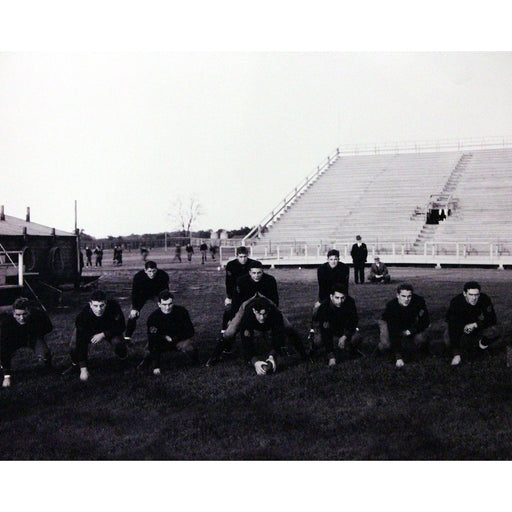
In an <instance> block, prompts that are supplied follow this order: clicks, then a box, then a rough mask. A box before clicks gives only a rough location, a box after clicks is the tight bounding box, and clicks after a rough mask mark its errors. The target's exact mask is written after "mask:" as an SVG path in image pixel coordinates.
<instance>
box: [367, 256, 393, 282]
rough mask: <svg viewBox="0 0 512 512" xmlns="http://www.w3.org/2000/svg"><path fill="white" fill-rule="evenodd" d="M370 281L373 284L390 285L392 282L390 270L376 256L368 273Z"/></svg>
mask: <svg viewBox="0 0 512 512" xmlns="http://www.w3.org/2000/svg"><path fill="white" fill-rule="evenodd" d="M368 281H370V282H371V283H383V284H388V283H389V282H390V281H391V276H390V275H389V271H388V268H387V267H386V265H384V263H382V262H381V261H380V258H379V257H378V256H375V258H374V261H373V263H372V266H371V267H370V272H369V273H368Z"/></svg>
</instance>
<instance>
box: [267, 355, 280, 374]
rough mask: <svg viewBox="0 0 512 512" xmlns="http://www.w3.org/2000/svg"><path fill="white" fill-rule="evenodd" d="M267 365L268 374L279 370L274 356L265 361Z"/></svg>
mask: <svg viewBox="0 0 512 512" xmlns="http://www.w3.org/2000/svg"><path fill="white" fill-rule="evenodd" d="M265 363H266V364H267V368H266V370H267V373H275V372H276V370H277V364H276V361H275V359H274V356H268V359H267V360H266V361H265Z"/></svg>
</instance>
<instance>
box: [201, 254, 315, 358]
mask: <svg viewBox="0 0 512 512" xmlns="http://www.w3.org/2000/svg"><path fill="white" fill-rule="evenodd" d="M257 297H262V298H265V299H267V300H268V301H269V302H270V303H271V304H272V305H274V306H275V307H276V308H278V307H279V294H278V291H277V282H276V280H275V278H274V277H273V276H271V275H269V274H266V273H265V272H264V271H263V265H262V263H261V262H260V261H253V262H251V263H250V264H249V274H247V275H243V276H241V277H239V278H238V280H237V282H236V286H235V291H234V294H233V301H232V308H233V311H234V312H235V314H234V316H233V318H232V319H231V321H230V322H229V325H228V326H227V328H226V330H225V331H224V332H223V333H221V335H220V336H219V338H218V339H217V342H216V346H215V348H214V350H213V353H212V355H211V357H210V358H209V359H208V361H207V363H206V366H213V365H214V364H216V363H217V362H218V361H219V360H220V359H221V358H222V353H223V352H224V351H226V350H229V349H230V347H231V345H232V341H233V340H234V339H235V336H236V333H237V332H239V331H240V329H241V322H242V317H243V315H244V312H245V309H246V307H247V304H248V302H250V301H252V300H253V299H255V298H257ZM280 314H281V315H282V317H283V321H284V328H285V331H286V333H287V335H288V337H289V338H290V340H291V341H292V343H293V345H294V347H295V349H296V350H297V352H299V354H301V355H302V356H303V357H304V358H307V357H308V356H307V352H306V349H305V347H304V344H303V343H302V341H301V340H300V337H299V336H298V334H297V332H296V331H295V329H294V328H293V327H292V325H291V324H290V321H289V320H288V319H287V318H286V317H285V316H284V315H283V314H282V313H280Z"/></svg>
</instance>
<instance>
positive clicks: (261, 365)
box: [254, 361, 267, 375]
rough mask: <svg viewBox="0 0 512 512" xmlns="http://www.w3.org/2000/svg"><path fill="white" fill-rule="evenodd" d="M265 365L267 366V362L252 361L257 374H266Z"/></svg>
mask: <svg viewBox="0 0 512 512" xmlns="http://www.w3.org/2000/svg"><path fill="white" fill-rule="evenodd" d="M266 367H267V363H265V361H256V362H255V363H254V369H255V370H256V373H257V374H258V375H266V373H267V370H266Z"/></svg>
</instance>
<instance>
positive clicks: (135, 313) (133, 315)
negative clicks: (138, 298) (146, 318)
mask: <svg viewBox="0 0 512 512" xmlns="http://www.w3.org/2000/svg"><path fill="white" fill-rule="evenodd" d="M138 317H139V312H138V311H137V310H136V309H132V310H130V314H129V315H128V318H129V319H130V320H133V319H134V318H138Z"/></svg>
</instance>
